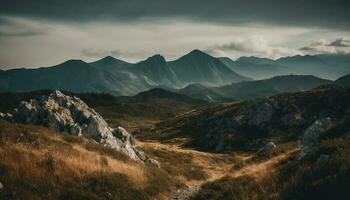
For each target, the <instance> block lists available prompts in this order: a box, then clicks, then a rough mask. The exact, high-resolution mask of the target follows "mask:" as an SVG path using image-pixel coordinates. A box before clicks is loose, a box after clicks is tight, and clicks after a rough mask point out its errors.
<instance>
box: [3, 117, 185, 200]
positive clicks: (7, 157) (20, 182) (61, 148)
mask: <svg viewBox="0 0 350 200" xmlns="http://www.w3.org/2000/svg"><path fill="white" fill-rule="evenodd" d="M0 158H1V159H0V182H1V183H2V184H3V186H4V188H3V190H1V191H0V199H154V198H156V197H159V196H161V195H162V194H166V193H168V192H170V191H171V190H173V188H176V186H179V185H181V184H179V183H177V182H174V180H173V179H171V176H169V173H168V172H167V171H165V170H163V169H157V168H153V167H150V166H145V165H142V164H140V163H136V162H134V161H131V160H129V159H128V158H127V157H126V156H125V155H123V154H120V153H118V152H116V151H114V150H112V149H108V148H105V147H102V146H101V145H99V144H96V143H93V142H91V141H89V140H87V139H83V138H79V137H74V136H69V135H64V134H57V133H54V132H51V131H50V130H48V129H46V128H41V127H37V126H30V125H18V124H9V123H7V122H4V121H0Z"/></svg>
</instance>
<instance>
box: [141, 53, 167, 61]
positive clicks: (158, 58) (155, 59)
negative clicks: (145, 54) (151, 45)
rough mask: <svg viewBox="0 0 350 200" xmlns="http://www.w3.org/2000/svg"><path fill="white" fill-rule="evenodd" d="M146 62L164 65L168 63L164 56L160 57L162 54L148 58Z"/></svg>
mask: <svg viewBox="0 0 350 200" xmlns="http://www.w3.org/2000/svg"><path fill="white" fill-rule="evenodd" d="M144 62H160V63H163V62H166V60H165V58H164V56H162V55H160V54H156V55H153V56H151V57H149V58H147V59H146V60H145V61H144Z"/></svg>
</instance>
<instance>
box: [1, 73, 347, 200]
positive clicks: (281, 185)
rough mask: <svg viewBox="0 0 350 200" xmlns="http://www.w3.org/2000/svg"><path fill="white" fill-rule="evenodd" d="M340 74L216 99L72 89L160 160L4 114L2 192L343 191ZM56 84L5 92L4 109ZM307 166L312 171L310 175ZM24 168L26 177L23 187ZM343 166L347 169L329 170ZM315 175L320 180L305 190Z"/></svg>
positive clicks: (181, 199) (235, 195) (207, 195)
mask: <svg viewBox="0 0 350 200" xmlns="http://www.w3.org/2000/svg"><path fill="white" fill-rule="evenodd" d="M340 80H341V81H339V83H338V81H336V82H335V84H330V85H324V86H320V87H317V88H314V89H311V90H306V91H300V92H294V93H293V92H289V93H281V94H277V95H273V96H270V97H265V98H258V99H252V100H247V101H225V102H214V103H213V102H212V103H209V102H206V101H203V100H198V99H193V98H190V97H188V96H184V95H181V94H177V93H172V92H169V91H166V90H164V89H153V90H150V91H147V92H144V93H140V94H138V95H136V96H133V97H114V96H111V95H108V94H93V93H82V94H74V93H70V92H67V93H66V94H70V95H72V96H73V95H76V96H79V97H80V98H81V99H83V100H84V102H86V103H87V104H88V105H89V106H91V107H92V108H94V109H96V110H97V111H98V112H99V113H100V114H101V116H102V117H103V118H105V119H106V120H107V122H108V124H110V125H111V126H112V127H118V126H123V127H126V128H127V130H128V131H130V132H132V134H133V135H134V136H135V137H136V143H135V146H134V147H133V148H135V149H138V150H141V151H143V152H144V153H145V155H146V156H147V157H149V158H152V159H155V160H156V161H157V162H159V163H160V168H157V167H156V166H152V165H144V164H141V163H138V162H135V161H133V160H130V158H128V157H126V156H125V155H123V154H121V153H119V152H118V151H115V150H114V149H109V148H106V147H103V146H101V145H99V144H97V143H96V142H94V141H93V140H91V139H88V138H84V137H77V136H72V135H69V134H67V133H63V134H62V133H58V132H56V131H52V130H50V129H47V128H43V127H41V126H38V125H21V124H12V123H9V122H6V121H3V120H1V122H0V134H1V138H0V139H1V141H0V143H1V144H2V146H1V148H0V154H1V156H2V158H3V159H2V160H1V161H0V169H1V170H0V175H1V177H2V178H1V179H0V181H1V183H2V185H3V187H4V188H5V189H4V191H2V192H0V195H2V196H1V197H3V198H5V199H6V198H13V199H21V198H22V197H23V196H28V195H29V196H32V197H33V198H41V197H47V198H52V199H67V198H68V199H70V198H72V199H81V198H87V199H110V198H112V197H113V198H117V199H178V200H185V199H223V198H224V199H226V198H227V197H230V198H232V199H288V198H300V197H302V196H305V197H307V196H310V195H313V196H315V195H316V196H319V197H320V199H322V198H321V197H322V196H321V195H325V194H324V193H322V192H320V190H322V188H323V187H336V188H338V189H334V190H332V193H329V194H327V195H328V196H326V197H329V195H336V196H337V195H343V193H344V192H345V191H344V190H343V189H342V187H339V184H340V183H339V181H340V182H344V181H345V183H347V181H348V180H349V179H348V178H349V177H348V176H347V175H346V174H347V173H348V169H349V168H348V167H349V166H350V165H348V164H347V161H346V160H347V159H348V158H347V157H348V155H349V154H346V152H347V151H349V150H350V149H349V148H348V145H347V144H348V143H349V142H350V141H349V139H348V138H349V137H348V128H349V126H348V125H349V121H348V120H349V119H350V118H349V116H348V110H349V108H350V105H349V102H350V101H349V99H350V91H349V89H348V88H346V87H344V86H343V85H345V84H344V83H346V82H347V81H346V80H347V77H344V78H341V79H340ZM51 92H52V91H38V92H28V93H3V94H1V95H0V99H1V100H2V102H6V103H2V104H1V112H4V113H6V112H11V110H13V109H14V108H15V107H16V106H17V105H18V103H19V102H21V101H28V100H30V99H38V100H40V99H42V95H48V94H51ZM328 118H329V119H330V120H331V122H330V124H328V123H329V122H328V121H330V120H329V119H328ZM144 119H148V121H145V120H144ZM284 119H286V120H284ZM310 131H311V132H310ZM309 132H310V133H309ZM308 134H311V135H312V139H309V137H311V136H308ZM300 144H302V145H301V146H300ZM322 159H326V160H327V162H326V161H322ZM321 162H326V163H323V164H320V163H321ZM91 163H94V164H93V165H91ZM308 166H313V167H308ZM331 169H332V170H331ZM9 170H12V172H11V173H10V171H9ZM320 170H321V171H322V174H323V175H322V176H320V175H319V174H318V173H319V171H320ZM21 174H22V175H21ZM307 174H313V175H312V177H309V178H307V176H308V175H307ZM23 175H25V177H26V182H27V183H28V184H24V185H22V186H21V187H17V186H18V184H19V182H22V181H23V178H22V176H23ZM338 175H339V176H340V177H342V178H341V179H339V178H332V179H331V180H328V179H327V180H328V181H326V179H325V177H334V176H338ZM43 176H45V177H46V178H45V181H44V182H43V181H42V180H43ZM59 177H66V178H64V179H62V178H59ZM306 178H307V179H306ZM76 183H79V184H76ZM315 183H318V184H319V185H318V186H317V185H316V186H313V187H312V190H310V191H309V192H306V191H305V188H310V184H315ZM67 185H69V187H67ZM116 187H117V188H119V189H118V190H115V188H116ZM15 188H17V189H15ZM44 188H45V189H44ZM333 192H334V193H333Z"/></svg>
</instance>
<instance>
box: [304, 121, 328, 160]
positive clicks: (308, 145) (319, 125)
mask: <svg viewBox="0 0 350 200" xmlns="http://www.w3.org/2000/svg"><path fill="white" fill-rule="evenodd" d="M331 125H332V119H331V118H329V117H326V118H322V119H318V120H316V121H315V122H314V123H313V124H312V125H311V126H309V127H308V128H307V129H306V131H305V133H304V135H303V136H302V137H301V139H300V141H299V145H300V152H299V154H298V159H302V158H303V157H304V156H306V155H307V154H309V153H310V152H311V151H313V150H315V148H317V144H318V142H319V138H320V134H321V132H322V131H323V130H325V129H327V128H330V127H331Z"/></svg>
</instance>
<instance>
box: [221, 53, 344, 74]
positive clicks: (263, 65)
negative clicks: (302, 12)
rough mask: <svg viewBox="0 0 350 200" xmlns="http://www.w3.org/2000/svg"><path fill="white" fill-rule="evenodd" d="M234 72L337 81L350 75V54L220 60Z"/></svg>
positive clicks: (224, 58)
mask: <svg viewBox="0 0 350 200" xmlns="http://www.w3.org/2000/svg"><path fill="white" fill-rule="evenodd" d="M219 59H220V61H221V62H223V63H224V64H226V65H227V66H229V67H230V68H231V69H232V70H233V71H235V72H237V73H239V74H241V75H244V76H248V77H252V78H254V79H266V78H271V77H274V76H279V75H288V74H297V75H314V76H317V77H321V78H325V79H331V80H335V79H337V78H339V77H341V76H344V75H346V74H350V54H319V55H305V56H301V55H295V56H290V57H282V58H279V59H277V60H272V59H268V58H258V57H241V58H239V59H237V60H236V61H233V60H231V59H230V58H226V57H223V58H219Z"/></svg>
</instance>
